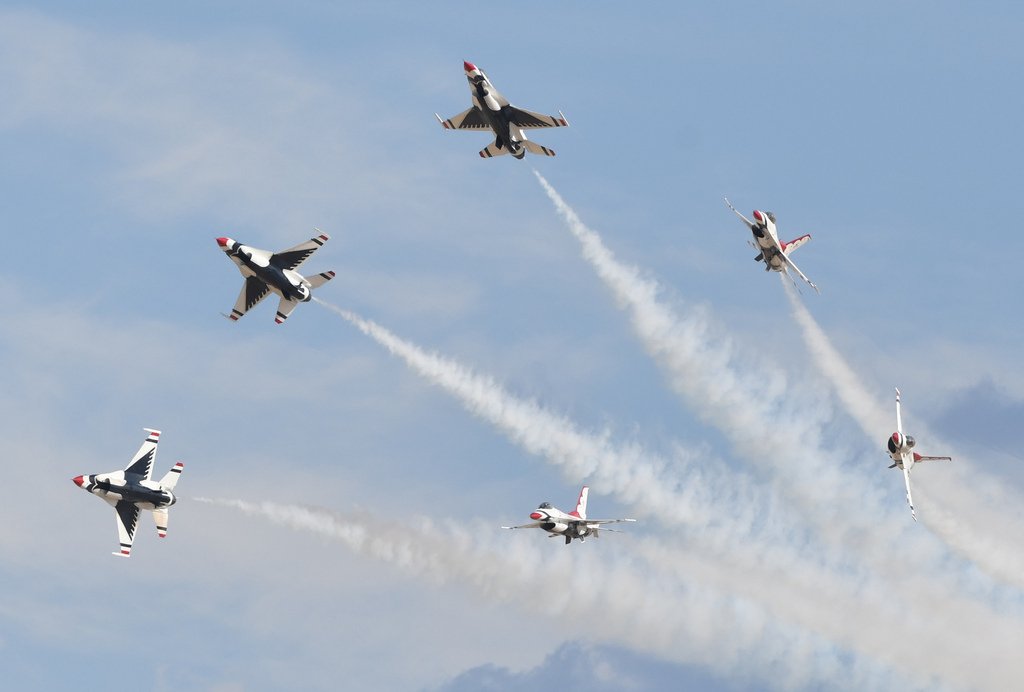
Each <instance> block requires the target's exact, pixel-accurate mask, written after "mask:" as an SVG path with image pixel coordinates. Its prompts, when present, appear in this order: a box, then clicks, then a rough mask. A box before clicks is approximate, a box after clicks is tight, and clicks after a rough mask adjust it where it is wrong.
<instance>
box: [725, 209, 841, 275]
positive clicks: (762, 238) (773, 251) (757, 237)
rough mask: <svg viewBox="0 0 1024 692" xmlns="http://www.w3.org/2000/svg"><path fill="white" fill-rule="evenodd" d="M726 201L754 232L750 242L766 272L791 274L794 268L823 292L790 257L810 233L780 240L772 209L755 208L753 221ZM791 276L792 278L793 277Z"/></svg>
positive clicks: (795, 271) (809, 237) (808, 237)
mask: <svg viewBox="0 0 1024 692" xmlns="http://www.w3.org/2000/svg"><path fill="white" fill-rule="evenodd" d="M725 203H726V205H728V207H729V208H730V209H732V210H733V212H734V213H735V214H736V216H738V217H740V219H741V220H742V221H743V223H744V224H746V226H747V228H749V229H750V232H751V233H753V234H754V241H753V242H752V243H750V244H751V245H752V246H753V247H754V248H755V249H756V250H757V251H758V253H757V256H756V257H755V258H754V261H755V262H764V270H765V271H766V272H767V271H776V272H781V273H783V274H786V275H787V276H789V270H790V269H792V270H793V272H794V273H795V274H796V275H797V276H799V277H800V278H801V279H803V280H804V281H806V282H807V285H808V286H810V287H811V288H813V289H814V290H815V292H817V293H821V291H820V290H818V287H817V286H816V285H815V284H814V282H813V281H811V280H810V279H808V278H807V275H806V274H804V273H803V272H802V271H800V267H798V266H796V264H795V263H794V262H793V260H792V258H790V254H791V253H792V252H793V251H794V250H796V249H797V248H798V247H800V246H801V245H803V244H804V243H806V242H807V241H809V240H810V239H811V236H810V235H809V234H806V235H802V236H800V237H799V238H794V239H793V240H791V241H789V242H788V243H787V242H784V241H782V240H779V233H778V231H777V230H776V228H775V214H773V213H771V212H770V211H761V210H759V209H755V210H754V220H753V221H751V220H750V219H748V218H747V217H745V216H744V215H743V214H741V213H739V212H738V211H737V210H736V207H734V206H732V203H731V202H730V201H729V199H728V198H726V200H725ZM790 278H791V279H792V277H790ZM794 283H795V282H794Z"/></svg>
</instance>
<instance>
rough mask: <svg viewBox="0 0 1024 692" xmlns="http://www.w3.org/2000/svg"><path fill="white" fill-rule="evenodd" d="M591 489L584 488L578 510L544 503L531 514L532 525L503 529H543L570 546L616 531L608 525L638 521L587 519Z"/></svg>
mask: <svg viewBox="0 0 1024 692" xmlns="http://www.w3.org/2000/svg"><path fill="white" fill-rule="evenodd" d="M589 493H590V488H588V487H587V486H583V489H582V490H581V491H580V497H579V499H578V500H577V501H576V509H574V510H573V511H571V512H568V513H566V512H563V511H562V510H560V509H557V508H555V507H552V506H551V503H550V502H542V503H540V506H539V507H537V509H535V510H534V511H533V512H530V518H531V519H533V523H532V524H523V525H521V526H502V527H501V528H503V529H541V530H542V531H547V532H548V534H550V537H551V538H554V537H556V536H563V537H565V544H566V545H569V544H570V543H572V541H573V539H579V540H580V542H581V543H582V542H583V541H584V539H586V537H587V536H593V537H594V538H597V537H598V535H599V532H600V531H616V529H608V528H604V527H605V525H606V524H618V523H621V522H625V521H636V519H587V496H588V494H589Z"/></svg>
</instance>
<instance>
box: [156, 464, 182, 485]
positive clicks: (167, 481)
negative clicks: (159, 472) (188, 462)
mask: <svg viewBox="0 0 1024 692" xmlns="http://www.w3.org/2000/svg"><path fill="white" fill-rule="evenodd" d="M183 468H185V464H183V463H181V462H180V461H179V462H178V463H177V464H175V465H174V466H173V467H171V470H170V471H168V472H167V473H165V474H164V477H163V478H161V479H160V487H162V488H166V489H167V490H174V486H176V485H177V484H178V476H180V475H181V470H182V469H183Z"/></svg>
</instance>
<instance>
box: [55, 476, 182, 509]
mask: <svg viewBox="0 0 1024 692" xmlns="http://www.w3.org/2000/svg"><path fill="white" fill-rule="evenodd" d="M73 480H74V482H75V485H77V486H78V487H79V488H82V489H83V490H87V491H88V492H90V493H92V494H93V495H99V496H100V497H103V498H106V499H108V500H114V501H117V500H123V501H124V502H131V503H132V504H134V505H136V506H138V507H139V508H140V509H159V508H161V507H170V506H171V505H173V504H174V503H175V502H177V501H178V498H176V497H175V496H174V493H172V492H171V491H170V490H165V489H163V488H161V487H160V484H159V483H155V482H153V481H149V480H146V479H145V478H144V477H142V476H140V475H138V474H134V473H125V472H123V471H117V472H115V473H100V474H92V475H89V476H78V477H77V478H74V479H73Z"/></svg>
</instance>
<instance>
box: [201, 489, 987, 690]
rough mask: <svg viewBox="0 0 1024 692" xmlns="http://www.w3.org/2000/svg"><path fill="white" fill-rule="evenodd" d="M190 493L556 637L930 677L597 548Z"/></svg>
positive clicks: (860, 674) (684, 656) (895, 682)
mask: <svg viewBox="0 0 1024 692" xmlns="http://www.w3.org/2000/svg"><path fill="white" fill-rule="evenodd" d="M196 499H197V500H198V501H200V502H204V503H208V504H213V505H217V506H221V507H228V508H232V509H236V510H239V511H242V512H244V513H246V514H248V515H257V516H261V517H264V518H266V519H268V520H270V521H272V522H274V523H277V524H280V525H283V526H288V527H290V528H293V529H295V530H298V531H304V532H311V533H315V534H318V535H321V536H324V537H327V538H330V539H332V540H337V541H340V542H341V543H343V544H345V545H346V546H348V548H350V549H351V550H353V551H355V552H357V553H360V554H363V555H367V556H370V557H372V558H375V559H379V560H382V561H385V562H388V563H390V564H393V565H395V566H396V567H398V568H399V569H401V570H402V571H404V572H406V573H408V574H410V575H413V576H417V577H426V578H429V579H431V580H433V581H434V582H435V583H457V584H468V585H469V586H471V587H472V588H473V589H474V590H475V591H477V592H478V593H480V594H481V595H483V596H484V597H486V598H491V599H498V600H501V601H505V602H508V603H513V604H515V605H516V606H522V605H525V606H527V607H529V608H531V609H533V610H535V611H537V612H540V613H543V614H545V615H547V616H549V617H552V618H556V619H558V626H559V628H560V629H561V631H562V634H563V636H575V637H587V638H597V639H600V640H603V641H606V642H613V643H616V644H619V645H622V646H625V647H628V648H632V649H636V650H638V651H641V652H643V653H646V654H653V655H656V656H658V657H659V658H663V659H666V660H670V661H675V662H678V663H686V664H698V665H701V666H707V667H710V668H711V669H713V670H715V671H717V672H718V673H720V674H725V673H728V674H729V676H730V677H731V678H735V677H736V676H737V674H739V675H740V676H742V677H746V678H748V679H757V680H759V681H760V683H759V685H758V686H761V685H764V686H771V687H778V688H783V689H793V688H802V687H815V688H816V687H821V686H823V685H824V686H827V687H829V688H836V689H880V688H893V687H895V686H900V687H909V688H911V689H912V688H914V687H918V688H924V687H927V686H929V685H931V684H933V681H932V680H931V679H930V677H929V676H931V675H933V674H939V673H938V672H937V671H936V672H935V673H933V672H932V671H928V670H923V671H922V670H907V669H906V667H902V668H903V673H898V672H895V671H894V670H893V667H894V666H893V665H892V664H896V666H895V667H900V666H899V660H898V657H895V656H891V655H889V656H886V655H885V649H880V653H882V657H883V659H884V658H889V659H892V660H891V661H884V660H883V661H882V662H881V663H880V662H878V661H873V660H871V659H869V658H864V657H861V656H857V655H854V656H851V655H850V654H849V652H848V651H846V650H843V649H842V648H837V647H835V646H834V645H832V644H830V643H828V642H826V641H823V640H822V639H821V638H820V637H818V636H817V635H814V634H811V633H808V632H806V631H805V630H803V629H801V628H797V627H792V626H789V625H780V624H778V623H777V622H776V621H775V620H774V618H771V617H769V616H768V615H767V614H766V613H765V612H764V611H763V609H762V608H761V607H759V606H757V605H755V604H754V603H751V602H748V601H746V600H744V599H742V598H736V597H734V596H730V595H728V594H722V593H721V592H720V591H719V590H717V589H715V588H708V587H706V586H702V585H700V584H697V583H695V582H694V581H693V580H690V579H688V578H687V577H686V576H685V575H677V576H675V577H674V578H671V579H667V578H666V577H665V576H664V575H663V574H655V573H652V570H651V566H650V565H648V564H646V563H643V562H641V563H637V562H636V561H635V560H634V559H631V558H629V557H628V556H626V555H624V554H622V553H621V552H616V551H614V550H611V546H610V545H608V544H604V545H601V546H600V547H601V548H602V549H604V550H602V551H600V552H584V549H582V548H581V549H580V550H555V551H552V550H550V549H545V550H541V549H540V548H541V547H543V548H549V547H550V544H549V543H548V542H547V541H538V542H536V543H535V542H533V541H529V540H515V541H513V540H510V541H508V542H507V543H503V544H502V546H501V547H500V548H499V549H495V548H494V547H493V541H490V540H488V541H487V543H486V544H485V543H483V542H482V541H480V540H474V537H475V534H472V533H470V532H468V531H465V530H462V529H459V528H457V527H454V526H448V527H446V528H444V529H440V528H437V527H435V526H434V525H433V523H431V522H429V521H424V520H421V519H417V520H416V521H414V522H410V523H408V524H402V525H397V524H390V523H388V522H387V521H386V520H383V519H381V518H372V520H369V519H368V518H367V517H365V516H363V515H359V516H356V515H353V516H342V515H338V514H335V513H333V512H330V511H327V510H323V509H317V508H309V507H301V506H294V505H282V504H277V503H271V502H262V503H251V502H245V501H243V500H231V499H211V498H196ZM586 545H588V546H589V545H590V544H589V543H588V544H586ZM599 555H610V557H611V559H605V560H601V559H600V558H599V557H598V556H599ZM539 565H543V569H538V566H539ZM564 575H571V578H570V579H568V580H567V579H565V578H564ZM933 658H935V657H933ZM940 660H941V659H940ZM962 668H968V667H967V666H962ZM942 675H943V676H944V675H945V673H944V672H943V673H942ZM950 682H952V683H953V684H957V683H958V682H960V681H959V680H957V679H956V677H954V678H953V679H952V680H950Z"/></svg>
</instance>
